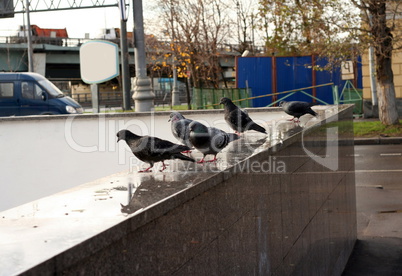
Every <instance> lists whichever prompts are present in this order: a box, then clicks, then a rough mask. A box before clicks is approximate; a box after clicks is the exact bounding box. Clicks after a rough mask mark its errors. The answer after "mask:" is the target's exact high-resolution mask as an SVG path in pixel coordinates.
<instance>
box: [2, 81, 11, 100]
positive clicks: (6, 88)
mask: <svg viewBox="0 0 402 276" xmlns="http://www.w3.org/2000/svg"><path fill="white" fill-rule="evenodd" d="M13 96H14V83H13V82H2V83H0V98H12V97H13Z"/></svg>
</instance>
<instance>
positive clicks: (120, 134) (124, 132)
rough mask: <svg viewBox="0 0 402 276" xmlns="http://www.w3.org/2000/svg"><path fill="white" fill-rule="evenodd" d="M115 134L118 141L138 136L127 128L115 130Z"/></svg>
mask: <svg viewBox="0 0 402 276" xmlns="http://www.w3.org/2000/svg"><path fill="white" fill-rule="evenodd" d="M116 136H117V142H119V141H120V140H125V141H127V139H135V138H137V137H139V136H137V135H135V134H134V133H132V132H131V131H129V130H127V129H123V130H120V131H119V132H117V134H116Z"/></svg>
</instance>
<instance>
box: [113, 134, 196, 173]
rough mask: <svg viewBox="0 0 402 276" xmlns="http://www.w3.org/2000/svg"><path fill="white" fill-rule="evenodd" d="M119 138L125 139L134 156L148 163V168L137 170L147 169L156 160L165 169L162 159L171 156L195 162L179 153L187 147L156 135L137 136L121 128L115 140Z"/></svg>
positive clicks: (170, 157) (187, 148)
mask: <svg viewBox="0 0 402 276" xmlns="http://www.w3.org/2000/svg"><path fill="white" fill-rule="evenodd" d="M120 140H125V141H126V143H127V145H128V146H129V147H130V149H131V151H132V152H133V154H134V155H135V157H137V158H138V159H140V160H141V161H143V162H146V163H149V165H150V167H149V168H147V169H145V170H143V171H139V172H147V171H149V170H150V169H151V168H152V167H153V166H154V163H156V162H162V164H163V167H162V171H163V170H164V169H166V165H165V163H164V161H165V160H167V159H172V158H174V159H181V160H185V161H192V162H195V160H194V159H193V158H191V157H188V156H185V155H183V154H181V153H180V152H182V151H186V150H190V148H189V147H187V146H183V145H177V144H174V143H172V142H169V141H167V140H162V139H159V138H157V137H152V136H139V135H136V134H134V133H132V132H131V131H129V130H127V129H123V130H120V131H119V132H118V133H117V142H119V141H120Z"/></svg>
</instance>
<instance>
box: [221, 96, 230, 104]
mask: <svg viewBox="0 0 402 276" xmlns="http://www.w3.org/2000/svg"><path fill="white" fill-rule="evenodd" d="M219 103H220V104H224V105H227V104H228V103H232V101H231V100H230V99H229V98H226V97H223V98H221V101H220V102H219Z"/></svg>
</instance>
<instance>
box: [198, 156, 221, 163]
mask: <svg viewBox="0 0 402 276" xmlns="http://www.w3.org/2000/svg"><path fill="white" fill-rule="evenodd" d="M217 160H218V159H216V156H215V157H214V159H211V160H205V159H204V158H202V159H201V160H200V161H198V162H197V163H198V164H203V163H211V162H216V161H217Z"/></svg>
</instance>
